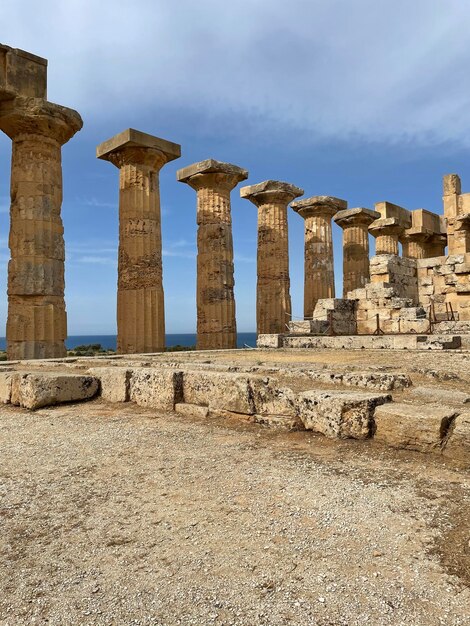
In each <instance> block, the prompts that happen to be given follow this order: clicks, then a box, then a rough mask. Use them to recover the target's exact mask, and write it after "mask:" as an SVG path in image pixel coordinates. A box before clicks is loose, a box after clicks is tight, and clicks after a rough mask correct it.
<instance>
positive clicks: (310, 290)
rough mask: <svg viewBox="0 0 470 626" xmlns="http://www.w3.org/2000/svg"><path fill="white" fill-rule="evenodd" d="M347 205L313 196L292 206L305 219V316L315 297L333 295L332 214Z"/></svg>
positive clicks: (344, 201)
mask: <svg viewBox="0 0 470 626" xmlns="http://www.w3.org/2000/svg"><path fill="white" fill-rule="evenodd" d="M347 206H348V203H347V202H346V200H340V199H339V198H333V197H332V196H313V197H311V198H306V199H305V200H299V201H298V202H293V203H292V204H291V207H292V208H293V209H294V211H296V212H297V213H298V214H299V215H300V216H301V217H303V218H304V220H305V284H304V317H305V319H308V318H311V317H312V316H313V311H314V309H315V305H316V303H317V301H318V300H320V299H322V298H334V297H335V276H334V265H333V238H332V234H331V218H332V217H333V215H335V213H337V212H338V211H343V210H344V209H346V208H347Z"/></svg>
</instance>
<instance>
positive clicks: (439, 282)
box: [416, 253, 470, 321]
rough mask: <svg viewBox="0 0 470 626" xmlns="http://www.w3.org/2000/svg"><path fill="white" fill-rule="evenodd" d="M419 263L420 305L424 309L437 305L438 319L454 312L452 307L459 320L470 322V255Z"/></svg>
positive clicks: (451, 256) (435, 307) (427, 260)
mask: <svg viewBox="0 0 470 626" xmlns="http://www.w3.org/2000/svg"><path fill="white" fill-rule="evenodd" d="M416 263H417V272H418V293H419V303H420V304H421V305H422V306H424V307H429V306H430V305H431V304H432V303H434V310H435V312H436V314H437V315H438V316H439V315H443V314H445V313H447V312H448V311H449V312H450V306H449V305H451V306H452V309H453V311H454V312H455V314H456V319H457V320H461V321H467V320H470V253H467V254H454V255H450V256H441V257H436V258H434V259H418V260H417V262H416ZM446 303H447V309H446Z"/></svg>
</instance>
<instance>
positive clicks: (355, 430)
mask: <svg viewBox="0 0 470 626" xmlns="http://www.w3.org/2000/svg"><path fill="white" fill-rule="evenodd" d="M391 399H392V397H391V396H390V395H377V394H375V395H374V394H367V393H360V392H351V393H349V392H343V391H333V392H329V391H315V390H312V391H305V392H303V393H300V394H299V396H298V407H299V417H300V419H301V420H302V422H303V424H304V426H305V428H306V429H307V430H313V431H315V432H319V433H322V434H323V435H326V436H327V437H330V438H336V439H345V438H352V439H367V438H368V437H370V436H371V433H372V425H373V415H374V410H375V407H377V406H378V405H379V404H383V403H385V402H390V401H391Z"/></svg>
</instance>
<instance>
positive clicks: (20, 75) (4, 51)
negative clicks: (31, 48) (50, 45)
mask: <svg viewBox="0 0 470 626" xmlns="http://www.w3.org/2000/svg"><path fill="white" fill-rule="evenodd" d="M17 96H25V97H30V98H42V99H43V100H45V99H46V98H47V60H46V59H43V58H42V57H38V56H36V55H35V54H31V53H30V52H25V51H24V50H19V49H17V48H10V46H5V45H4V44H0V100H10V99H13V98H16V97H17Z"/></svg>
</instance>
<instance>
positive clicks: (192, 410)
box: [175, 402, 209, 419]
mask: <svg viewBox="0 0 470 626" xmlns="http://www.w3.org/2000/svg"><path fill="white" fill-rule="evenodd" d="M175 412H176V413H179V415H183V416H184V417H199V418H203V419H204V418H206V417H207V416H208V415H209V407H207V406H200V405H199V404H188V403H186V402H177V403H176V404H175Z"/></svg>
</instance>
